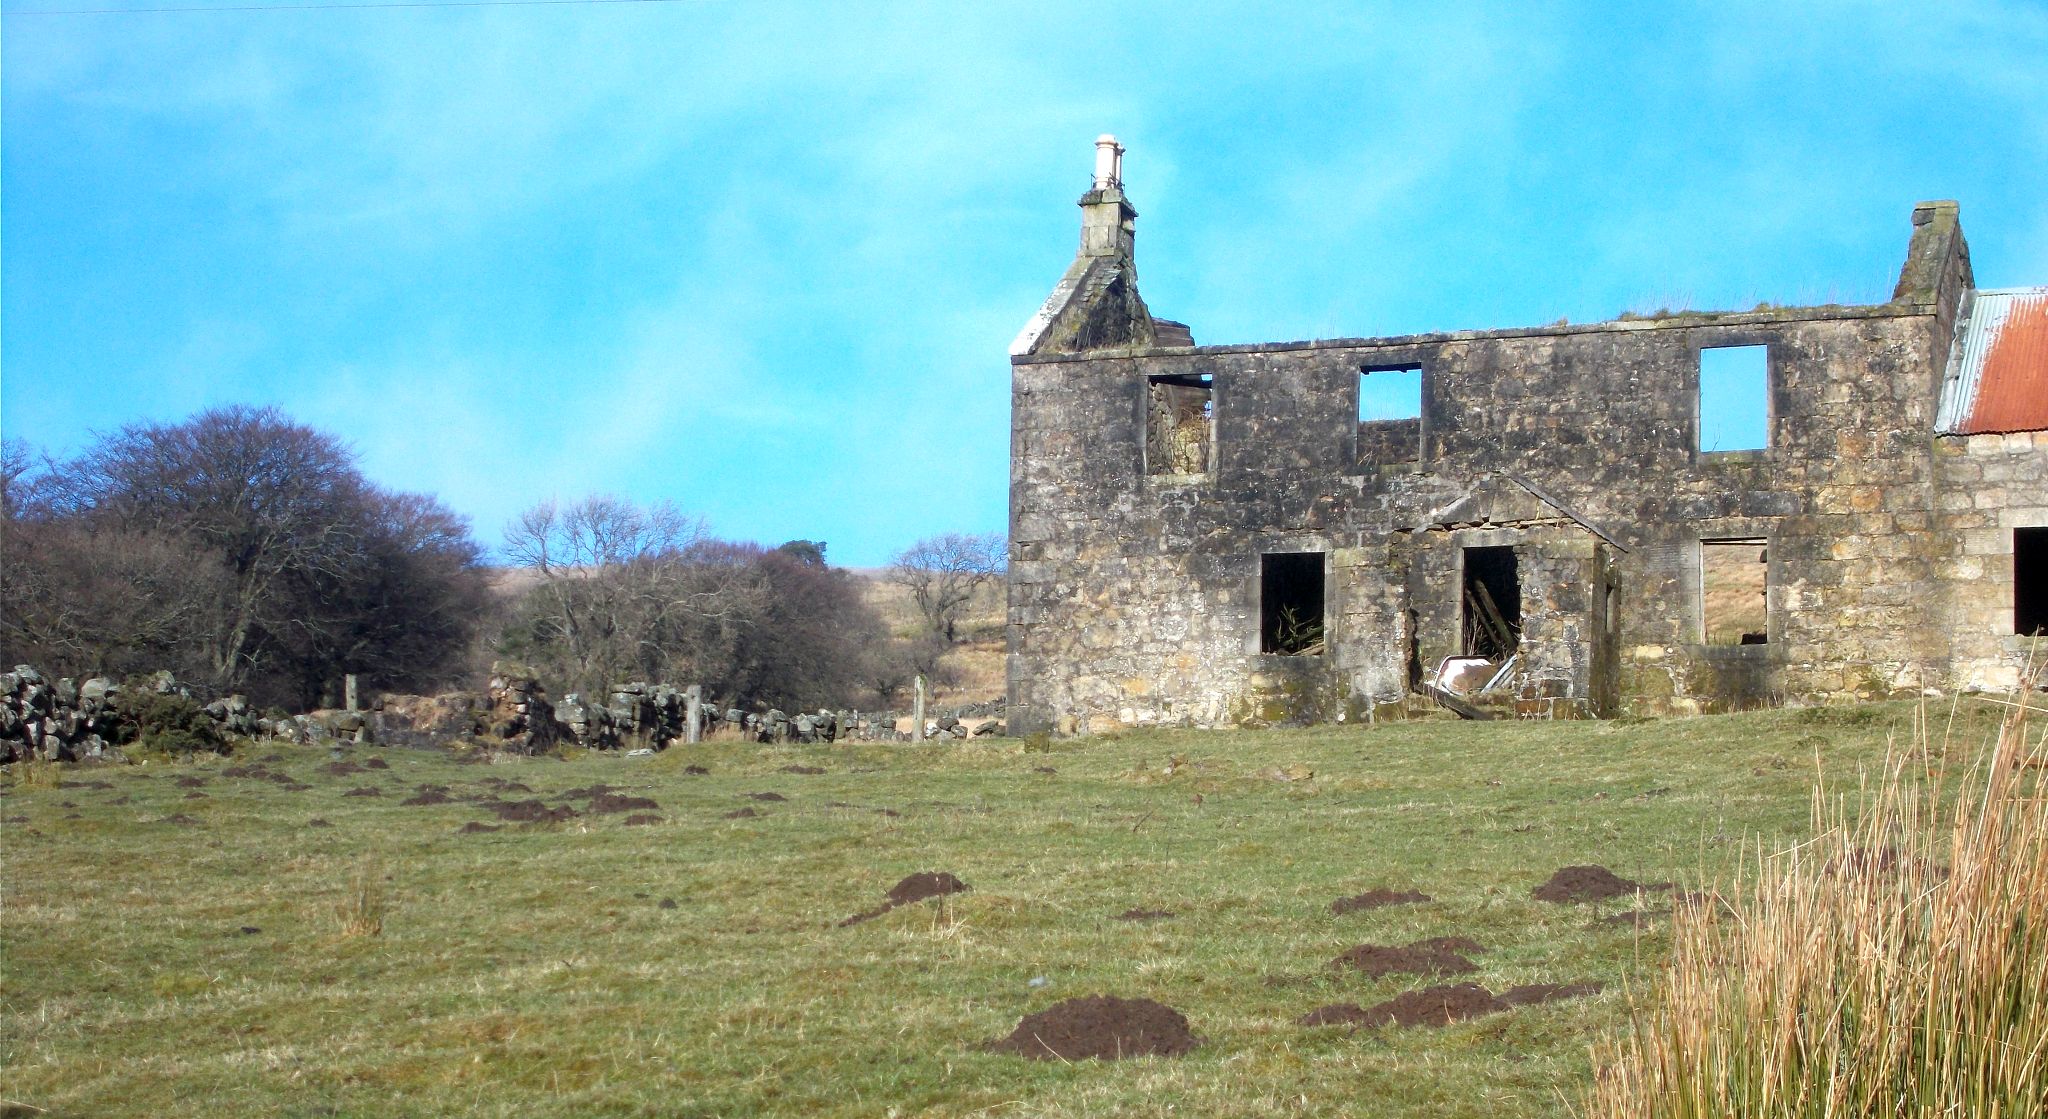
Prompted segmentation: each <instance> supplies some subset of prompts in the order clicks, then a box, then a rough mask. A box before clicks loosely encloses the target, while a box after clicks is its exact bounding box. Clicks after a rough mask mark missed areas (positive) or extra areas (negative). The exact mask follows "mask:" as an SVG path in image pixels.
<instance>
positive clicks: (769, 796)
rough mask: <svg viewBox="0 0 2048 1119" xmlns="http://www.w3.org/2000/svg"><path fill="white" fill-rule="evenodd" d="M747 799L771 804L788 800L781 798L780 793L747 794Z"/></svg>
mask: <svg viewBox="0 0 2048 1119" xmlns="http://www.w3.org/2000/svg"><path fill="white" fill-rule="evenodd" d="M747 799H748V800H759V801H770V802H772V801H779V800H788V799H789V798H788V797H786V796H783V795H782V794H781V793H748V794H747Z"/></svg>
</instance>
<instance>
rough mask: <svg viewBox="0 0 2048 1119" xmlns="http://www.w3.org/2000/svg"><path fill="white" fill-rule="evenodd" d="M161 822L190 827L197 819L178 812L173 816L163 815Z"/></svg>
mask: <svg viewBox="0 0 2048 1119" xmlns="http://www.w3.org/2000/svg"><path fill="white" fill-rule="evenodd" d="M163 822H164V823H166V824H176V825H178V826H179V827H191V826H192V825H194V824H197V823H198V822H199V821H197V820H195V819H193V818H192V817H190V816H187V815H185V814H184V813H183V812H180V813H178V814H177V815H175V816H166V817H164V819H163Z"/></svg>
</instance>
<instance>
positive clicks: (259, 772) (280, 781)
mask: <svg viewBox="0 0 2048 1119" xmlns="http://www.w3.org/2000/svg"><path fill="white" fill-rule="evenodd" d="M220 775H221V776H222V777H246V778H248V779H249V780H251V781H268V782H270V783H271V784H273V785H297V784H298V783H299V782H298V779H297V778H295V777H293V776H292V775H291V774H289V773H279V772H278V771H276V770H274V769H270V768H268V767H266V766H261V765H231V766H229V767H227V768H226V769H223V770H221V771H220ZM301 787H303V786H301Z"/></svg>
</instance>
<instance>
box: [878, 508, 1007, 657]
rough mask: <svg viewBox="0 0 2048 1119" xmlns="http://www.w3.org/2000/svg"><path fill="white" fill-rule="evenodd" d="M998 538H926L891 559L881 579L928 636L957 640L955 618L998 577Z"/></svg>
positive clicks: (1002, 560) (1001, 559) (1001, 560)
mask: <svg viewBox="0 0 2048 1119" xmlns="http://www.w3.org/2000/svg"><path fill="white" fill-rule="evenodd" d="M1005 566H1006V557H1005V549H1004V545H1003V538H1002V537H1001V536H999V535H997V534H995V533H992V532H984V533H960V532H946V533H941V534H939V535H937V536H927V537H925V538H924V539H922V540H920V541H918V542H917V543H915V544H912V545H911V546H910V547H908V548H905V549H903V551H901V552H899V553H897V556H896V559H895V562H894V563H892V564H891V565H890V567H889V571H888V574H887V575H886V576H885V578H887V579H888V581H889V582H891V583H895V584H896V585H897V586H900V587H903V588H905V589H906V590H908V591H909V592H910V597H911V599H912V601H914V602H916V603H917V609H918V611H919V612H920V613H922V614H923V615H924V619H925V623H926V624H927V625H928V626H930V627H931V631H932V632H933V633H936V634H940V635H943V636H944V637H945V639H946V640H947V641H948V642H949V643H950V642H953V641H957V640H959V632H958V631H959V627H960V615H961V613H962V612H963V611H964V610H965V609H966V607H967V604H968V603H969V602H971V601H972V600H973V598H974V592H975V589H976V588H978V587H980V586H981V585H982V584H983V583H987V582H989V581H991V580H993V579H998V578H1001V577H1002V574H1003V571H1004V569H1005Z"/></svg>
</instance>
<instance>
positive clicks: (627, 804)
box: [590, 793, 661, 813]
mask: <svg viewBox="0 0 2048 1119" xmlns="http://www.w3.org/2000/svg"><path fill="white" fill-rule="evenodd" d="M660 807H661V805H659V804H656V803H654V802H653V801H652V800H649V799H648V798H646V797H629V796H620V795H619V794H617V793H599V794H597V795H596V796H594V797H591V798H590V810H591V811H592V812H597V813H606V812H639V811H642V810H644V809H649V808H653V809H659V808H660Z"/></svg>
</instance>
